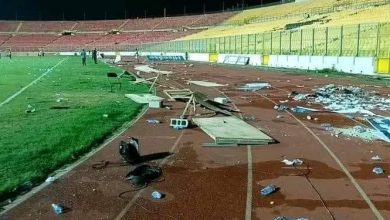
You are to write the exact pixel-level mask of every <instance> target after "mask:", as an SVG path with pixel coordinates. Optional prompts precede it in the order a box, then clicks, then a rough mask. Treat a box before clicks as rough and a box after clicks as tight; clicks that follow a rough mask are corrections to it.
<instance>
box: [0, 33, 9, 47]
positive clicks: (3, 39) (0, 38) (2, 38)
mask: <svg viewBox="0 0 390 220" xmlns="http://www.w3.org/2000/svg"><path fill="white" fill-rule="evenodd" d="M9 38H11V35H0V46H1V45H3V44H4V42H6V41H7V40H8V39H9Z"/></svg>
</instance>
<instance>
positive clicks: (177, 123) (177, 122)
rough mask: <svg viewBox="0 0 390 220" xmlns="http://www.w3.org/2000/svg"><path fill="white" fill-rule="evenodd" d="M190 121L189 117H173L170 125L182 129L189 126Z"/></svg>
mask: <svg viewBox="0 0 390 220" xmlns="http://www.w3.org/2000/svg"><path fill="white" fill-rule="evenodd" d="M189 124H190V123H189V121H188V120H187V119H181V118H171V123H170V124H169V126H171V127H173V128H174V129H176V130H182V129H185V128H188V125H189Z"/></svg>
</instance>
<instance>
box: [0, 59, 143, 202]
mask: <svg viewBox="0 0 390 220" xmlns="http://www.w3.org/2000/svg"><path fill="white" fill-rule="evenodd" d="M62 60H64V61H63V62H62V63H61V64H60V65H58V66H56V67H55V68H53V69H52V71H50V72H49V73H48V74H47V75H46V76H44V77H42V78H41V79H40V80H38V81H37V82H36V83H35V84H33V85H31V86H30V87H29V88H27V89H26V90H24V91H23V92H22V93H20V94H19V95H18V96H16V97H15V98H14V99H12V100H11V101H10V102H8V103H5V104H4V105H1V104H0V164H1V166H0V202H1V201H3V200H5V199H7V198H9V197H10V196H13V195H16V194H17V193H18V191H19V190H20V186H21V185H23V184H25V183H32V184H33V185H36V184H39V183H40V182H42V181H43V180H45V179H46V178H47V176H48V175H49V174H50V173H52V172H53V171H55V170H56V169H59V168H60V167H61V166H63V165H65V164H67V163H70V162H72V161H74V160H76V159H77V158H78V157H79V156H80V155H82V154H84V153H86V152H88V151H89V150H91V148H93V147H95V146H97V145H98V144H99V143H101V142H102V141H103V140H104V139H105V138H107V137H108V136H109V135H110V134H112V133H113V132H114V131H115V130H116V129H118V128H119V127H121V126H122V125H123V124H124V123H126V122H128V121H130V120H131V119H133V118H134V117H135V116H136V115H137V114H138V113H139V112H140V110H141V109H142V106H141V105H139V104H136V103H134V102H132V101H131V100H129V99H127V98H126V97H125V96H124V94H126V93H141V92H147V91H148V88H147V86H146V85H132V84H130V83H128V82H126V80H123V79H122V90H120V91H118V90H115V92H110V85H109V82H108V79H107V76H106V73H107V72H117V73H120V72H121V71H122V70H120V69H118V68H116V67H111V66H109V65H106V64H104V63H98V64H97V65H95V64H93V63H92V61H91V60H89V62H88V65H87V66H86V67H83V66H82V65H81V59H80V58H78V57H58V56H48V57H44V58H39V57H14V58H13V59H12V60H10V59H8V58H4V57H3V58H2V59H0V103H2V102H4V101H5V100H6V99H7V98H9V97H10V96H12V95H13V94H15V93H16V92H18V91H19V90H20V89H21V88H23V87H25V86H27V85H28V84H30V83H31V82H32V81H34V80H35V79H37V78H38V77H40V76H41V75H42V74H43V73H45V72H47V71H48V69H49V68H51V67H53V66H55V65H56V64H58V63H59V62H61V61H62ZM28 105H30V106H32V108H31V109H35V112H32V113H26V110H27V108H28ZM53 107H54V108H67V109H53ZM105 114H107V115H108V117H103V115H105Z"/></svg>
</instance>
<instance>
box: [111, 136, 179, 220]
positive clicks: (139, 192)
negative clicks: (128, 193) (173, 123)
mask: <svg viewBox="0 0 390 220" xmlns="http://www.w3.org/2000/svg"><path fill="white" fill-rule="evenodd" d="M184 131H185V130H182V131H181V133H180V135H179V137H178V138H177V139H176V141H175V143H174V144H173V146H172V147H171V149H170V150H169V152H171V153H173V152H175V150H176V148H177V146H178V145H179V143H180V140H181V139H182V137H183V135H184ZM168 159H169V157H166V158H164V160H162V161H161V162H160V163H159V166H162V165H164V164H165V163H166V162H167V161H168ZM145 190H146V188H143V189H141V190H139V191H138V192H137V194H135V195H134V196H133V198H132V199H131V200H130V202H129V203H127V205H126V206H125V208H123V209H122V211H121V212H120V213H119V214H118V215H117V216H116V217H115V220H121V219H122V218H123V217H124V216H125V215H126V213H127V212H128V211H129V209H130V208H131V207H133V205H134V204H135V202H136V201H137V199H138V198H139V197H140V196H141V194H142V193H143V192H145Z"/></svg>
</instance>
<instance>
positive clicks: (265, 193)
mask: <svg viewBox="0 0 390 220" xmlns="http://www.w3.org/2000/svg"><path fill="white" fill-rule="evenodd" d="M275 191H276V186H275V185H268V186H266V187H264V188H263V189H262V190H260V194H261V195H262V196H268V195H270V194H272V193H273V192H275Z"/></svg>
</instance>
